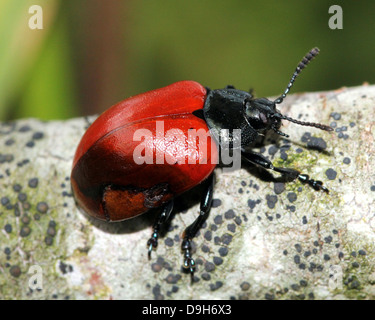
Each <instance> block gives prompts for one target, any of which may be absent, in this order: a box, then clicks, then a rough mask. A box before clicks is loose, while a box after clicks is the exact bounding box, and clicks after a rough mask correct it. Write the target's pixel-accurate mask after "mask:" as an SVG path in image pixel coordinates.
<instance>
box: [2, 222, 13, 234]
mask: <svg viewBox="0 0 375 320" xmlns="http://www.w3.org/2000/svg"><path fill="white" fill-rule="evenodd" d="M4 230H5V232H6V233H11V232H12V225H11V224H9V223H7V224H6V225H5V226H4Z"/></svg>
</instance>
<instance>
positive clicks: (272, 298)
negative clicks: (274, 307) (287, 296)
mask: <svg viewBox="0 0 375 320" xmlns="http://www.w3.org/2000/svg"><path fill="white" fill-rule="evenodd" d="M264 298H265V299H266V300H274V299H275V295H274V294H273V293H266V294H265V295H264Z"/></svg>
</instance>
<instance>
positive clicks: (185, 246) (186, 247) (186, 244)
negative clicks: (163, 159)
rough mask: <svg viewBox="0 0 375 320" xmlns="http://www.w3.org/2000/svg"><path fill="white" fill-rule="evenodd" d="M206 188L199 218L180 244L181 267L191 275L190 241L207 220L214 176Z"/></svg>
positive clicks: (208, 180)
mask: <svg viewBox="0 0 375 320" xmlns="http://www.w3.org/2000/svg"><path fill="white" fill-rule="evenodd" d="M206 183H207V188H206V191H205V194H204V195H203V197H202V199H201V203H200V212H199V216H198V217H197V219H195V221H194V222H193V223H192V224H191V225H190V226H188V227H187V228H186V229H185V231H184V234H183V240H182V244H181V250H182V251H183V253H184V264H183V267H184V268H185V269H188V270H189V271H190V273H191V274H193V273H194V269H195V262H194V259H193V258H192V257H191V240H192V239H193V238H194V236H195V234H196V233H197V231H198V230H199V228H200V227H201V226H202V224H203V222H204V221H205V220H206V219H207V217H208V213H209V212H210V209H211V204H212V195H213V189H214V184H215V177H214V174H212V175H211V176H210V177H209V178H208V179H207V181H206Z"/></svg>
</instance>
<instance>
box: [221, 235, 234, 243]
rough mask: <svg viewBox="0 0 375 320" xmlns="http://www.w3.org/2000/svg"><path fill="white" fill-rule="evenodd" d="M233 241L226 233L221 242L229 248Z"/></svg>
mask: <svg viewBox="0 0 375 320" xmlns="http://www.w3.org/2000/svg"><path fill="white" fill-rule="evenodd" d="M232 239H233V237H232V236H231V235H230V234H227V233H226V234H224V235H223V236H222V237H221V242H222V243H223V244H225V245H227V246H228V245H229V244H230V243H231V242H232Z"/></svg>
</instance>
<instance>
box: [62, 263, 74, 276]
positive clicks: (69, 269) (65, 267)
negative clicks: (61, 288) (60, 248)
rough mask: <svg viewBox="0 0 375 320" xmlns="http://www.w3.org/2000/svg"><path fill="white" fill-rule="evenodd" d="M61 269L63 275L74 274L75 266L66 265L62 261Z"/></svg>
mask: <svg viewBox="0 0 375 320" xmlns="http://www.w3.org/2000/svg"><path fill="white" fill-rule="evenodd" d="M59 269H60V271H61V273H62V274H67V273H68V272H72V271H73V266H72V265H70V264H67V263H64V262H62V261H60V264H59Z"/></svg>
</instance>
